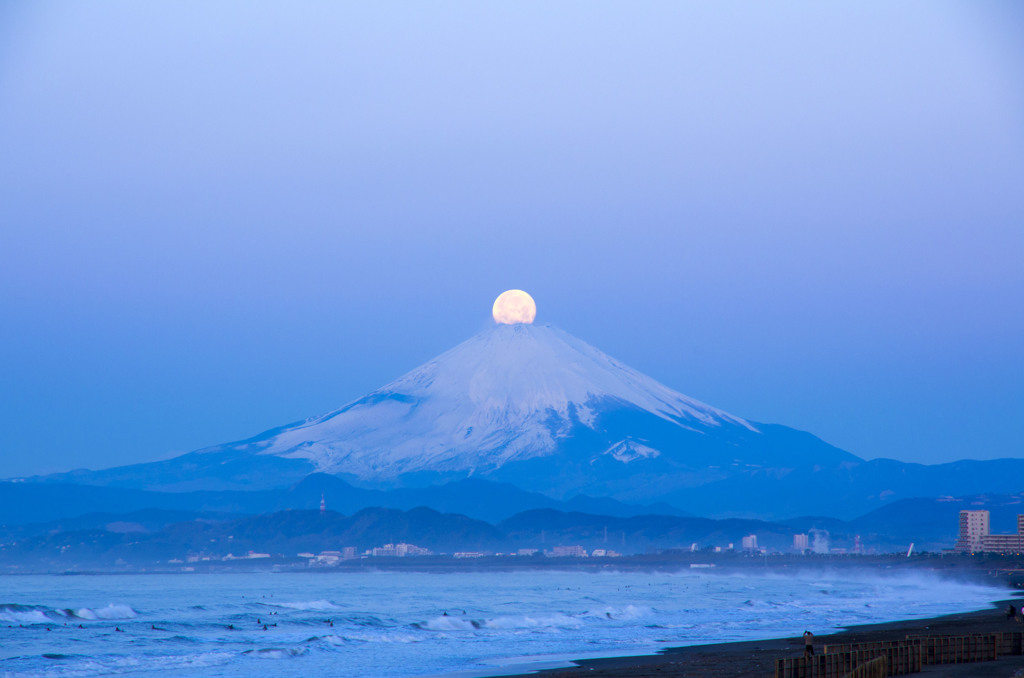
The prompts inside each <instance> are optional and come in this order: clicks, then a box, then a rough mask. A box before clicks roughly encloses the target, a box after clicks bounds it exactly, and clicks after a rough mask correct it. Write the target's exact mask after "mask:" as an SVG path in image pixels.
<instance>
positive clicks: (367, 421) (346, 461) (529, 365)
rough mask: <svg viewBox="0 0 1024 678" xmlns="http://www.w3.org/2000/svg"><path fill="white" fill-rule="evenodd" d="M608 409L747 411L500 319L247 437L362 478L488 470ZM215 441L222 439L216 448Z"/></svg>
mask: <svg viewBox="0 0 1024 678" xmlns="http://www.w3.org/2000/svg"><path fill="white" fill-rule="evenodd" d="M609 410H629V411H634V412H643V413H647V414H649V415H653V416H654V417H657V418H658V419H660V420H662V421H663V422H665V423H666V424H669V425H671V426H674V427H680V428H684V429H688V430H691V431H696V432H701V431H706V430H708V429H713V428H720V427H722V426H728V427H741V428H743V429H746V430H747V431H750V432H756V431H757V429H756V428H755V427H754V426H753V425H752V424H750V423H749V422H747V421H745V420H744V419H741V418H740V417H736V416H733V415H730V414H728V413H726V412H723V411H721V410H718V409H716V408H713V407H711V406H709V405H706V404H704V403H701V402H699V401H697V400H694V399H692V398H689V397H687V396H685V395H683V394H681V393H678V392H676V391H674V390H672V389H670V388H668V387H667V386H664V385H663V384H660V383H659V382H657V381H655V380H654V379H651V378H650V377H647V376H645V375H643V374H641V373H640V372H637V371H636V370H633V369H631V368H629V367H627V366H626V365H623V364H622V363H620V362H618V361H617V360H615V359H614V358H611V357H610V356H608V355H606V354H605V353H603V352H601V351H599V350H598V349H596V348H594V347H593V346H591V345H590V344H587V343H586V342H584V341H582V340H580V339H577V338H576V337H574V336H572V335H571V334H568V333H567V332H564V331H562V330H560V329H557V328H555V327H552V326H550V325H542V324H512V325H506V324H498V325H495V326H493V327H491V328H488V329H486V330H484V331H483V332H480V333H479V334H477V335H475V336H473V337H470V338H469V339H468V340H466V341H464V342H462V343H461V344H459V345H457V346H455V347H454V348H452V349H451V350H449V351H447V352H445V353H443V354H441V355H440V356H438V357H436V358H434V359H433V360H430V361H429V362H427V363H425V364H424V365H422V366H420V367H418V368H416V369H414V370H412V371H411V372H408V373H407V374H405V375H403V376H401V377H399V378H398V379H396V380H395V381H393V382H391V383H390V384H387V385H386V386H384V387H382V388H380V389H377V390H376V391H373V392H372V393H369V394H368V395H366V396H364V397H363V398H360V399H358V400H356V401H354V402H352V403H349V404H347V405H345V406H344V407H341V408H339V409H337V410H334V411H331V412H328V413H326V414H324V415H321V416H319V417H314V418H312V419H308V420H306V421H304V422H301V423H298V424H294V425H292V426H288V427H285V428H284V429H275V430H273V431H269V432H268V433H267V434H265V435H264V436H259V437H257V438H255V439H252V440H249V441H245V443H246V448H247V449H248V450H249V451H255V452H260V453H263V454H274V455H279V456H287V457H293V458H302V459H307V460H309V461H310V462H312V463H313V464H314V466H315V467H316V468H317V469H318V470H321V471H324V472H328V473H341V474H345V475H351V476H354V477H356V478H359V479H363V480H389V479H394V478H397V477H398V476H400V475H402V474H408V473H411V472H412V473H415V472H434V473H449V474H450V473H455V474H458V475H462V476H463V477H465V476H466V475H472V474H473V473H481V472H482V473H487V472H491V471H494V470H496V469H498V468H501V467H502V466H504V465H506V464H508V463H510V462H514V461H524V460H528V459H533V458H537V457H544V456H548V455H551V454H554V453H556V451H557V450H558V448H559V442H560V440H562V439H565V438H570V437H573V436H574V435H576V434H577V433H578V429H585V430H588V432H599V431H600V429H601V424H600V419H601V416H602V415H603V414H604V413H606V412H608V411H609ZM602 445H603V446H602V447H601V449H597V450H594V451H595V452H597V453H608V454H610V455H612V456H613V457H614V458H615V459H617V460H618V461H619V462H621V463H628V462H630V461H633V460H636V459H640V458H646V457H656V456H658V455H660V454H661V451H659V450H658V449H656V448H654V447H652V446H651V445H649V444H646V443H644V442H643V441H636V440H627V439H622V440H611V441H605V442H604V443H603V444H602ZM220 449H223V448H220Z"/></svg>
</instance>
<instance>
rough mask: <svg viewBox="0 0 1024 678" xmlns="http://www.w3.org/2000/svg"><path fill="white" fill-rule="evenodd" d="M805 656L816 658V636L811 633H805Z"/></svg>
mask: <svg viewBox="0 0 1024 678" xmlns="http://www.w3.org/2000/svg"><path fill="white" fill-rule="evenodd" d="M804 656H805V657H813V656H814V634H813V633H811V632H810V631H804Z"/></svg>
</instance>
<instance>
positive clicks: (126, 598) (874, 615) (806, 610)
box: [0, 570, 1005, 678]
mask: <svg viewBox="0 0 1024 678" xmlns="http://www.w3.org/2000/svg"><path fill="white" fill-rule="evenodd" d="M1004 595H1005V592H1003V591H1002V590H1000V589H995V588H991V587H988V586H982V585H973V584H965V583H963V582H952V581H946V580H943V579H941V578H938V577H937V576H935V575H933V574H925V573H922V574H908V573H901V574H899V575H894V576H885V575H883V574H879V573H878V572H876V571H859V570H844V571H843V572H842V573H831V572H827V571H817V572H815V571H803V572H798V573H795V574H794V575H787V576H778V575H771V574H761V573H759V572H757V571H756V570H750V571H748V572H745V573H742V574H704V573H701V574H697V573H694V572H693V571H691V570H685V571H680V572H676V573H664V572H661V573H644V572H604V573H580V572H560V571H553V570H544V571H531V572H515V573H509V572H493V573H489V572H464V573H457V574H420V573H399V572H373V573H358V574H353V573H323V574H233V575H182V576H151V575H129V576H125V575H109V576H90V575H81V576H75V577H67V576H43V575H40V576H23V577H5V578H3V579H0V600H3V601H4V603H3V604H2V605H0V622H2V623H0V648H2V649H0V675H4V676H5V677H6V678H23V677H26V678H27V677H28V676H40V675H47V676H54V677H61V676H82V677H84V676H106V675H120V674H126V675H132V676H154V677H156V676H166V675H175V674H176V675H182V674H188V675H192V676H238V677H244V676H251V675H253V674H254V673H268V672H269V673H272V674H273V675H275V676H295V677H296V678H299V677H305V676H317V675H331V676H337V677H338V678H357V677H364V676H368V675H373V676H379V677H381V678H405V677H411V676H419V675H435V674H443V673H446V672H454V671H470V673H476V674H477V675H481V674H483V673H486V672H487V671H488V670H496V669H500V668H501V667H509V666H512V665H515V664H523V663H530V662H537V661H542V660H551V659H565V658H573V657H574V658H582V657H587V656H599V655H626V654H635V653H640V652H652V651H655V650H657V649H659V648H663V647H669V646H679V645H688V644H696V643H702V642H711V641H715V642H717V641H729V640H741V639H753V638H765V637H780V636H793V635H798V634H799V633H800V632H802V631H803V630H804V629H805V628H810V629H813V630H814V631H816V632H818V633H821V632H825V631H828V630H832V629H836V628H838V627H840V626H844V625H849V624H858V623H870V622H879V621H886V620H893V619H897V618H900V619H903V618H913V617H921V616H931V615H936V614H943V613H950V612H957V611H964V610H970V609H977V608H979V607H984V606H985V605H986V604H987V603H989V602H991V601H993V600H997V599H999V598H1000V597H1001V596H1004ZM264 625H267V629H266V630H264V629H263V626H264ZM80 626H81V628H79V627H80ZM115 627H117V628H120V629H122V632H117V631H116V630H115ZM154 627H155V628H154ZM47 629H50V630H47ZM463 675H466V674H463Z"/></svg>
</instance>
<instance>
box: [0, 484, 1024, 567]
mask: <svg viewBox="0 0 1024 678" xmlns="http://www.w3.org/2000/svg"><path fill="white" fill-rule="evenodd" d="M964 507H970V508H985V509H988V510H989V511H991V512H992V517H993V526H994V529H995V530H996V531H999V530H1004V531H1007V532H1009V531H1011V530H1012V529H1013V528H1014V527H1015V516H1016V513H1017V512H1020V511H1022V510H1024V508H1022V507H1024V493H1022V494H1017V495H1000V496H978V497H967V498H963V499H949V498H946V499H941V500H902V501H900V502H895V503H893V504H890V505H888V506H886V507H883V508H881V509H878V510H876V511H873V512H871V513H869V514H866V515H864V516H861V517H859V518H857V519H855V520H852V521H842V520H837V519H835V518H821V517H818V518H815V517H805V518H794V519H791V520H787V521H782V522H772V521H763V520H750V519H738V518H731V519H722V520H712V519H708V518H697V517H693V516H666V515H654V514H646V515H632V516H610V515H600V514H590V513H583V512H579V511H562V510H555V509H533V510H529V511H524V512H521V513H517V514H515V515H513V516H510V517H508V518H506V519H503V520H500V521H496V522H494V523H490V522H487V521H483V520H478V519H474V518H470V517H467V516H464V515H459V514H455V513H442V512H439V511H435V510H434V509H430V508H426V507H417V508H413V509H410V510H407V511H404V510H400V509H391V508H383V507H373V508H364V509H362V510H359V511H355V512H354V513H352V514H350V515H343V514H341V513H338V512H335V511H326V512H323V513H321V512H320V511H319V510H307V509H295V510H292V509H289V510H284V511H275V512H271V513H264V514H259V515H249V516H246V515H231V514H224V513H213V512H208V511H207V512H203V511H180V510H169V509H143V510H138V511H132V512H127V513H89V514H86V515H83V516H78V517H75V518H65V519H61V520H57V521H51V522H47V523H38V524H23V525H6V526H0V572H4V571H26V570H28V571H32V570H35V571H38V570H44V571H45V570H49V571H53V570H57V571H65V570H69V569H70V570H73V569H89V568H96V569H111V568H116V567H118V566H134V567H151V566H153V565H159V566H162V567H167V566H168V564H169V563H173V562H180V561H183V560H187V558H188V556H189V555H200V554H202V555H207V556H211V557H212V558H213V559H214V561H218V562H219V559H220V558H223V557H224V556H226V555H228V554H233V555H235V556H245V555H246V554H247V553H249V552H250V551H255V552H260V553H266V554H269V555H271V556H274V557H277V556H283V557H285V558H292V559H294V558H295V557H296V556H297V554H299V553H303V552H308V553H319V552H321V551H338V550H341V549H342V548H343V547H346V546H353V547H355V548H356V549H357V551H358V552H360V553H361V552H363V551H366V550H369V549H372V548H374V547H377V546H382V545H384V544H386V543H400V542H405V543H411V544H415V545H417V546H420V547H423V548H428V549H430V550H432V551H434V552H435V553H448V554H451V553H454V552H457V551H483V552H505V553H508V552H515V551H517V550H518V549H539V550H541V551H543V550H550V549H553V548H554V547H556V546H582V547H583V548H585V549H587V550H588V551H589V550H593V549H606V550H616V551H618V552H620V553H624V554H632V553H646V552H651V551H657V550H664V549H677V550H681V551H690V550H691V549H694V548H696V549H697V550H707V549H711V548H714V547H720V548H728V546H729V545H730V544H733V545H735V547H736V548H737V549H739V547H740V544H741V540H742V538H743V537H744V536H747V535H749V534H754V535H756V536H757V544H758V546H761V547H768V548H769V549H772V550H777V551H782V552H789V551H792V544H793V535H794V534H798V533H803V534H809V535H811V537H812V545H816V546H818V547H820V548H823V549H827V548H828V547H837V546H838V547H842V548H846V549H848V550H852V549H853V548H854V546H855V544H856V543H857V541H856V540H858V539H859V540H860V543H861V544H862V545H863V548H864V549H865V550H867V551H876V552H891V551H903V550H905V549H907V548H908V546H909V545H910V544H911V543H914V544H915V546H916V548H917V550H918V551H921V550H931V551H937V550H942V549H946V548H949V547H951V546H952V544H953V542H954V541H955V538H956V530H957V512H958V511H959V510H961V509H962V508H964ZM371 564H372V563H371Z"/></svg>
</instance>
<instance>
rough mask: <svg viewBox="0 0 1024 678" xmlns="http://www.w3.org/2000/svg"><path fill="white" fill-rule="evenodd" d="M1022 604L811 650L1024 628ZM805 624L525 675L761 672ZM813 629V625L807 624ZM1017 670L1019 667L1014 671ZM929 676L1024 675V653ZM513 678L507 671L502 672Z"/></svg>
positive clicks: (876, 627)
mask: <svg viewBox="0 0 1024 678" xmlns="http://www.w3.org/2000/svg"><path fill="white" fill-rule="evenodd" d="M1011 602H1012V603H1013V604H1014V605H1015V606H1020V604H1021V603H1024V599H1021V598H1015V599H1013V600H1005V601H1002V602H1000V603H996V604H995V607H993V608H991V609H986V610H979V611H976V612H965V613H961V614H951V615H946V616H943V617H933V618H928V619H916V620H912V621H897V622H889V623H885V624H870V625H865V626H851V627H849V628H848V629H846V630H844V631H841V632H838V633H833V634H830V635H820V636H818V635H816V636H815V643H814V644H815V651H816V652H821V649H822V647H823V646H824V645H827V644H834V643H862V642H874V641H880V640H901V639H903V638H904V637H905V636H907V635H928V634H932V635H953V636H962V635H969V634H972V633H992V632H996V631H1024V625H1022V624H1018V623H1015V622H1013V621H1010V620H1007V619H1006V608H1007V606H1008V605H1009V604H1010V603H1011ZM803 631H804V629H803V628H794V629H793V636H792V637H790V638H776V639H770V640H755V641H747V642H741V643H720V644H716V645H694V646H691V647H680V648H671V649H667V650H664V651H662V652H661V653H659V654H656V655H645V656H637V657H613V658H606V659H584V660H578V661H576V662H574V663H576V664H578V666H577V667H574V668H563V669H550V670H545V671H538V672H534V673H531V674H528V675H533V676H540V677H541V678H579V677H580V676H593V677H600V678H647V677H651V678H653V677H655V676H658V677H660V678H665V677H666V676H679V677H684V676H685V677H687V678H690V677H694V678H696V677H701V678H705V677H711V676H714V677H715V678H765V677H766V676H774V675H775V660H776V659H782V658H784V657H800V656H802V655H803V638H801V637H800V635H801V634H802V633H803ZM811 631H812V632H813V631H814V629H811ZM1018 672H1020V673H1019V674H1018ZM912 675H921V676H928V677H929V678H937V677H939V676H951V677H953V676H956V677H960V676H963V677H965V678H966V677H968V676H977V677H978V678H989V677H992V678H996V677H998V678H1010V677H1011V676H1014V675H1020V676H1024V656H1019V655H1018V656H1007V657H1000V658H999V659H998V660H996V661H992V662H978V663H973V664H957V665H941V666H926V667H925V668H924V670H923V671H922V672H921V673H919V674H912ZM506 678H511V677H506Z"/></svg>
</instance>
